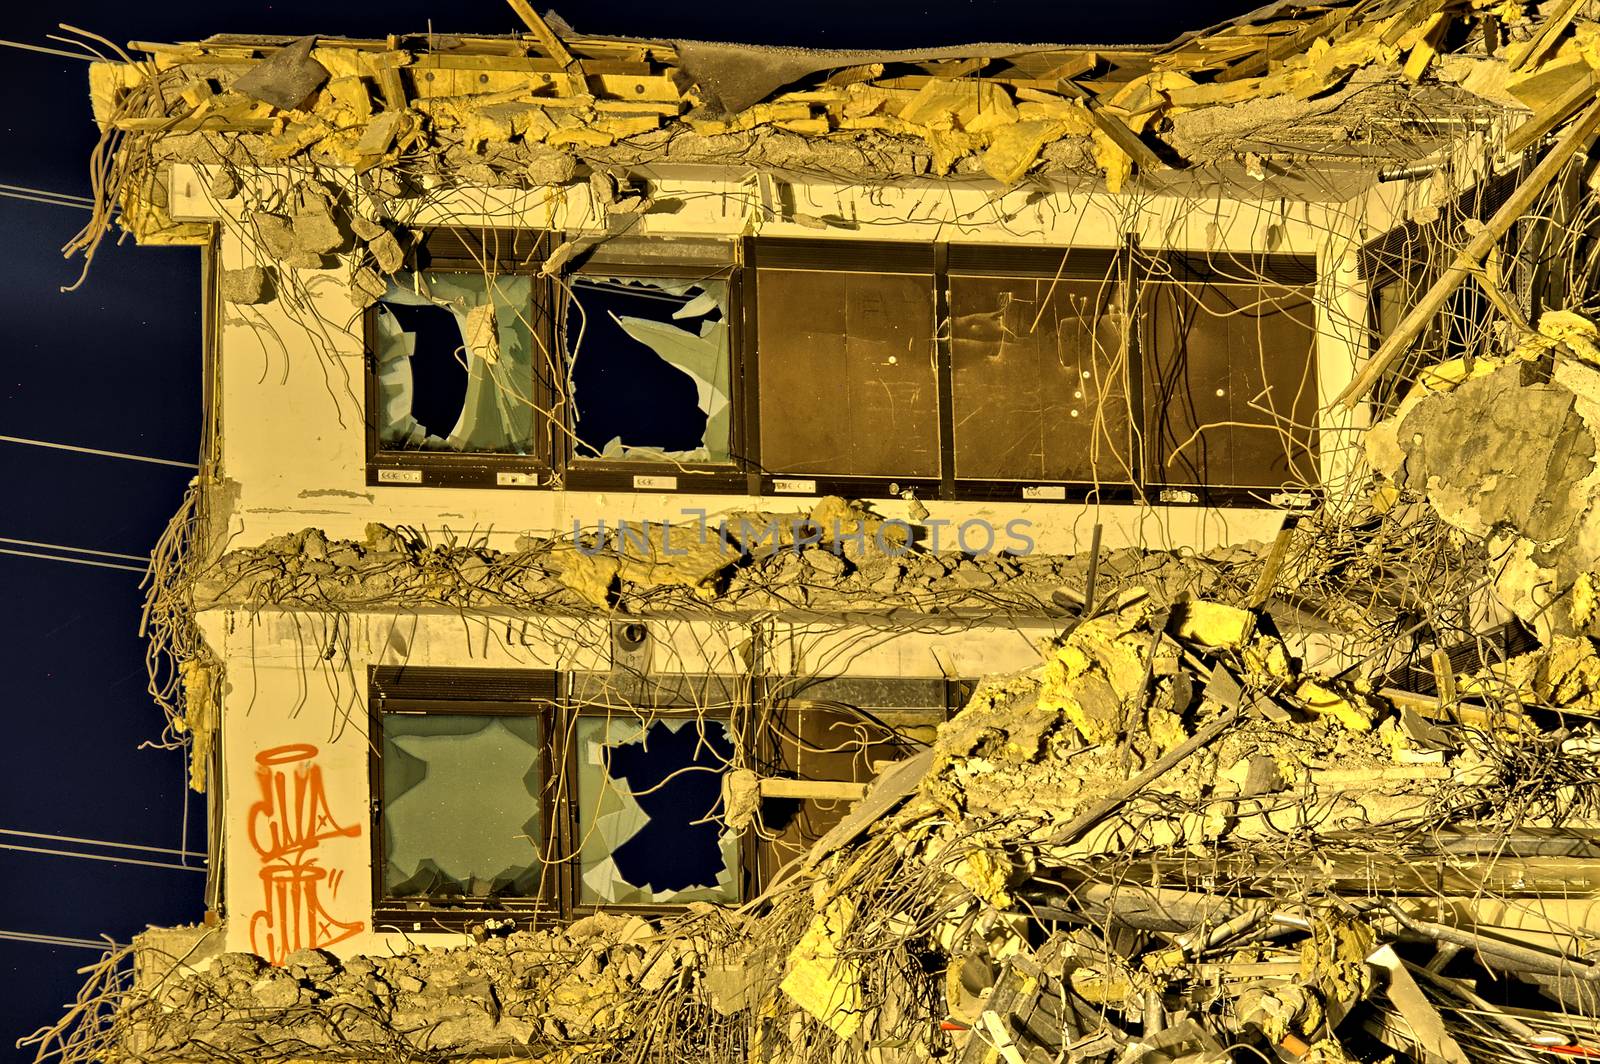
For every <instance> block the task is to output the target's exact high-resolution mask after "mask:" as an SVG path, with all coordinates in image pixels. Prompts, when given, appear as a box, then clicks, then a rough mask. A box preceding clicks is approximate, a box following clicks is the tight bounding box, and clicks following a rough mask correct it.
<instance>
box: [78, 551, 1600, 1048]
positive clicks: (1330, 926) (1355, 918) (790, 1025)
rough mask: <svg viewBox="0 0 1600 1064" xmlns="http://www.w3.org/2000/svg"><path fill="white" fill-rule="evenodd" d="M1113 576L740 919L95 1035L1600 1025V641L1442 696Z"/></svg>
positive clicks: (305, 957)
mask: <svg viewBox="0 0 1600 1064" xmlns="http://www.w3.org/2000/svg"><path fill="white" fill-rule="evenodd" d="M1264 564H1265V563H1258V565H1257V568H1258V569H1260V568H1261V567H1262V566H1263V565H1264ZM1102 601H1103V602H1104V605H1103V606H1101V607H1099V608H1098V609H1093V610H1090V611H1080V612H1079V613H1078V614H1077V615H1076V616H1074V617H1072V618H1070V619H1068V620H1067V621H1066V622H1065V624H1064V626H1063V629H1064V630H1063V633H1062V634H1061V635H1060V636H1059V637H1058V638H1056V639H1054V640H1052V641H1051V642H1050V644H1049V645H1047V646H1045V647H1043V648H1041V652H1042V663H1041V665H1040V666H1039V667H1038V668H1036V669H1033V670H1030V671H1028V672H1026V673H1022V674H1018V675H1012V676H996V677H990V678H989V679H987V680H986V681H984V682H983V683H982V684H981V685H980V686H979V687H978V689H977V690H976V692H975V694H974V695H973V697H972V698H971V700H970V702H969V703H968V704H967V706H966V707H965V708H964V709H963V710H962V711H961V712H960V713H958V714H957V715H955V716H954V717H952V718H951V719H950V720H949V721H948V722H946V723H945V724H944V725H942V726H941V727H940V729H939V732H938V735H937V738H936V740H935V742H934V743H933V745H932V746H931V747H930V748H928V749H927V750H925V751H924V752H923V753H921V754H919V755H917V756H915V757H913V758H910V759H908V760H905V761H901V762H898V763H895V764H893V765H890V766H888V767H887V768H885V769H884V770H883V771H882V773H881V774H880V775H879V777H878V779H877V781H876V782H875V783H874V785H873V786H872V787H871V788H870V789H869V790H868V792H867V793H866V795H865V797H864V798H863V799H862V800H861V801H860V802H859V803H857V804H856V805H855V807H854V808H853V809H852V811H851V812H850V813H849V814H848V815H847V816H846V817H845V818H844V820H842V821H841V822H840V823H839V824H838V825H837V826H836V827H835V828H834V829H833V830H831V831H830V832H829V833H828V834H827V835H825V836H824V837H823V838H822V839H821V840H820V841H819V842H818V843H817V844H816V845H815V846H814V847H813V848H812V849H811V850H810V851H809V852H808V853H807V854H806V855H805V856H804V858H803V859H802V860H800V861H799V862H797V863H796V864H795V865H794V866H792V867H791V868H789V869H787V870H786V872H785V873H784V874H782V875H780V877H779V879H778V880H777V881H776V882H775V883H774V884H773V885H772V886H771V887H769V889H768V890H767V891H766V893H765V894H764V895H762V896H761V897H759V898H757V899H756V900H754V901H753V902H751V903H749V904H747V905H745V906H744V907H742V908H741V909H739V910H735V911H730V910H724V909H720V908H717V907H713V906H707V905H696V906H691V907H690V909H689V910H688V911H687V912H685V913H683V914H682V915H679V916H675V917H669V918H664V919H661V920H658V921H655V922H650V921H646V920H645V919H642V918H640V917H637V916H631V917H624V916H619V915H600V916H595V917H589V918H585V919H583V920H581V921H579V922H577V923H575V924H573V925H572V926H570V927H568V928H567V929H565V930H556V929H537V930H530V929H526V928H516V929H513V928H512V925H511V924H510V923H509V922H508V923H507V925H506V926H504V927H496V926H488V927H479V928H477V929H476V930H475V932H474V934H475V936H476V937H477V938H478V939H479V941H478V942H477V943H476V944H474V945H471V946H467V947H464V948H461V949H455V950H448V951H426V950H419V951H415V952H410V953H403V954H401V955H399V956H396V957H387V958H357V959H353V960H349V961H346V962H344V963H343V964H339V963H337V962H335V961H334V960H332V959H331V958H329V957H327V956H326V955H322V954H316V953H302V954H297V955H295V956H293V957H291V958H289V961H288V963H287V964H286V965H285V966H284V967H282V968H279V969H270V968H268V967H267V966H266V965H265V963H264V962H262V961H260V960H259V959H257V958H253V957H249V956H243V955H225V956H223V957H221V958H220V959H218V960H216V961H214V962H213V963H211V964H210V965H209V966H203V965H202V966H198V968H199V970H194V969H193V968H191V967H189V966H184V965H178V966H172V965H170V964H169V965H168V966H167V968H168V969H169V970H168V971H166V972H165V973H164V974H163V975H161V976H160V977H159V978H157V979H155V980H154V981H153V984H154V985H147V986H145V987H143V988H142V990H141V991H140V992H137V993H129V994H126V995H123V996H120V997H117V998H116V999H115V1000H116V1002H117V1009H116V1011H115V1018H114V1020H113V1021H112V1022H111V1023H110V1025H109V1027H107V1028H106V1030H108V1031H115V1032H116V1037H115V1038H113V1037H112V1036H111V1035H110V1034H106V1035H104V1037H105V1038H107V1039H108V1041H107V1042H106V1043H104V1044H103V1045H101V1046H100V1047H99V1050H98V1051H100V1052H102V1053H104V1054H105V1056H104V1059H108V1060H114V1059H140V1060H199V1059H230V1058H231V1057H232V1055H235V1054H239V1053H248V1054H249V1055H250V1056H251V1057H252V1058H253V1059H288V1058H291V1057H315V1058H318V1059H371V1058H372V1057H373V1056H374V1054H380V1053H395V1052H401V1053H404V1054H405V1055H407V1056H408V1058H409V1059H419V1060H432V1059H444V1058H445V1057H448V1056H450V1055H459V1054H461V1053H464V1052H471V1053H478V1054H484V1053H505V1054H515V1055H526V1054H528V1053H530V1052H532V1053H534V1054H536V1055H537V1054H545V1055H546V1056H547V1058H549V1059H575V1058H576V1056H578V1055H581V1056H582V1057H583V1059H593V1060H625V1059H669V1058H672V1057H673V1054H678V1055H679V1056H678V1057H677V1059H691V1058H693V1059H730V1060H734V1059H745V1060H769V1059H782V1060H816V1061H823V1060H829V1061H844V1060H857V1059H866V1058H865V1057H864V1056H863V1054H866V1053H872V1054H874V1059H883V1060H907V1061H910V1060H928V1059H947V1060H957V1061H1006V1062H1013V1061H1016V1060H1023V1061H1032V1060H1041V1061H1042V1060H1076V1061H1118V1062H1134V1061H1137V1062H1147V1064H1156V1062H1170V1061H1195V1062H1198V1061H1206V1060H1216V1061H1220V1060H1227V1059H1239V1058H1238V1057H1236V1056H1232V1057H1230V1056H1229V1055H1228V1054H1229V1053H1230V1052H1232V1050H1230V1049H1229V1048H1228V1047H1235V1048H1237V1047H1240V1046H1249V1047H1252V1048H1253V1049H1255V1050H1256V1051H1258V1052H1260V1053H1261V1054H1264V1055H1266V1056H1267V1058H1268V1059H1282V1060H1296V1061H1356V1060H1376V1059H1379V1058H1380V1057H1382V1056H1383V1055H1384V1054H1386V1053H1389V1052H1395V1053H1401V1054H1406V1055H1407V1056H1406V1059H1416V1060H1424V1061H1434V1060H1448V1061H1467V1060H1471V1061H1478V1060H1491V1059H1513V1060H1521V1059H1530V1058H1528V1057H1527V1056H1526V1054H1528V1053H1535V1054H1537V1053H1544V1052H1550V1051H1566V1052H1582V1053H1588V1052H1600V1040H1597V1039H1596V1038H1595V1034H1596V1027H1595V1025H1596V1021H1595V1020H1593V1019H1591V1018H1590V1017H1592V1016H1594V1015H1595V1009H1596V1007H1597V1006H1600V996H1597V995H1596V994H1595V993H1594V991H1593V983H1594V982H1595V981H1596V980H1595V979H1594V978H1592V976H1593V975H1594V974H1597V973H1600V967H1597V966H1596V965H1595V963H1594V961H1593V960H1591V959H1590V957H1589V955H1588V952H1587V950H1588V948H1589V947H1588V946H1586V945H1585V943H1587V942H1592V941H1593V939H1594V936H1595V935H1596V934H1600V928H1595V927H1592V926H1590V925H1589V924H1588V922H1587V919H1588V909H1589V908H1590V907H1589V906H1588V905H1587V903H1582V904H1577V903H1574V902H1572V900H1571V899H1570V895H1571V894H1572V892H1573V891H1574V890H1585V891H1586V890H1593V889H1596V888H1600V873H1593V872H1583V873H1582V874H1581V876H1580V875H1579V874H1577V873H1575V872H1574V868H1575V866H1578V865H1579V864H1580V862H1578V861H1574V860H1573V858H1584V859H1588V862H1589V864H1593V861H1592V858H1593V857H1595V856H1596V854H1595V853H1594V852H1592V851H1594V849H1595V846H1594V843H1593V842H1591V841H1588V836H1587V835H1586V834H1585V833H1583V832H1581V831H1577V830H1574V829H1575V828H1577V827H1578V826H1580V825H1581V824H1584V823H1588V822H1592V820H1591V818H1593V817H1594V816H1595V814H1596V813H1597V812H1600V782H1597V781H1600V730H1597V729H1596V728H1595V727H1594V725H1593V724H1592V723H1591V721H1592V720H1593V718H1594V717H1595V716H1596V715H1597V714H1600V655H1597V654H1596V650H1595V646H1594V644H1593V643H1592V642H1591V641H1590V640H1589V639H1588V637H1586V636H1572V637H1566V638H1564V639H1563V640H1561V641H1559V642H1556V643H1554V644H1552V645H1550V646H1548V647H1543V648H1538V649H1535V650H1531V651H1525V652H1522V653H1508V654H1503V655H1502V656H1501V659H1500V660H1497V661H1495V662H1493V663H1492V664H1490V665H1486V666H1485V667H1482V668H1478V669H1469V668H1462V669H1461V670H1460V673H1459V675H1455V676H1452V678H1451V679H1450V681H1449V685H1450V686H1451V687H1453V689H1454V692H1453V693H1452V694H1451V695H1450V696H1449V697H1443V698H1441V697H1439V696H1438V695H1437V694H1434V695H1428V694H1425V693H1423V692H1422V691H1419V690H1416V689H1415V687H1416V686H1417V685H1416V684H1414V683H1413V684H1412V685H1411V689H1407V688H1404V687H1400V686H1388V687H1379V686H1376V685H1375V684H1374V683H1373V680H1372V677H1371V674H1370V673H1367V672H1365V671H1364V670H1352V669H1350V668H1348V667H1343V668H1340V667H1337V666H1336V663H1337V662H1338V661H1341V660H1342V659H1339V658H1334V659H1329V660H1325V662H1324V664H1323V665H1322V666H1321V667H1318V668H1313V667H1312V666H1310V665H1308V663H1307V659H1306V657H1305V655H1304V652H1303V651H1304V648H1305V647H1306V646H1309V645H1310V643H1308V642H1307V639H1306V636H1305V633H1284V632H1281V631H1278V630H1277V628H1276V624H1275V622H1274V621H1273V619H1272V616H1271V614H1270V613H1269V612H1267V611H1265V610H1263V609H1252V608H1247V607H1244V606H1239V605H1230V604H1227V603H1224V602H1219V601H1214V600H1210V599H1204V598H1198V597H1193V596H1179V597H1178V599H1177V601H1175V602H1172V603H1170V604H1165V605H1160V606H1157V605H1155V604H1153V602H1152V601H1151V600H1150V599H1149V598H1148V597H1147V596H1140V597H1137V598H1135V599H1133V600H1131V601H1130V600H1129V599H1128V597H1126V596H1123V597H1121V598H1120V600H1119V599H1116V598H1113V599H1107V600H1102ZM1507 645H1509V644H1507ZM1478 649H1479V651H1480V653H1482V654H1484V655H1486V656H1489V655H1491V649H1492V648H1490V647H1489V645H1488V644H1487V643H1480V645H1479V647H1478ZM1330 661H1331V662H1332V663H1330ZM1446 667H1447V666H1446ZM1408 675H1409V674H1406V673H1404V672H1403V671H1401V672H1397V673H1391V674H1390V675H1389V676H1388V677H1386V678H1385V681H1386V682H1389V683H1393V684H1403V683H1406V682H1407V679H1406V677H1407V676H1408ZM1439 679H1441V680H1442V679H1443V676H1442V674H1441V676H1440V677H1439ZM750 830H755V831H761V830H763V828H762V824H761V820H760V815H759V813H758V814H757V816H756V817H755V818H754V823H753V824H752V825H751V827H750ZM1594 867H1596V868H1600V864H1594ZM1591 880H1593V882H1590V881H1591ZM150 982H151V980H147V983H150ZM1552 999H1553V1000H1554V1001H1555V1002H1559V1003H1560V1004H1561V1005H1562V1006H1563V1010H1558V1009H1557V1008H1556V1007H1555V1006H1554V1005H1552V1004H1551V1002H1552ZM1540 1002H1543V1004H1540ZM118 1039H120V1041H118ZM1506 1046H1512V1047H1518V1048H1517V1049H1515V1050H1514V1051H1513V1050H1506V1049H1505V1048H1504V1047H1506ZM1507 1052H1509V1053H1510V1055H1509V1056H1505V1055H1504V1054H1505V1053H1507ZM118 1053H120V1054H122V1055H121V1056H118V1055H117V1054H118ZM563 1053H565V1054H570V1055H572V1056H562V1055H561V1054H563ZM74 1059H81V1058H74Z"/></svg>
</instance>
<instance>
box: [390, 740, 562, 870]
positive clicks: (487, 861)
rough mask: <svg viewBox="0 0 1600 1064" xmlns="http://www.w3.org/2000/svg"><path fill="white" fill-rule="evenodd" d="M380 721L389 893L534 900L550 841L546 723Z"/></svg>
mask: <svg viewBox="0 0 1600 1064" xmlns="http://www.w3.org/2000/svg"><path fill="white" fill-rule="evenodd" d="M382 721H383V737H382V742H383V761H382V765H383V770H382V779H381V784H382V791H381V794H380V798H379V800H380V808H381V809H382V814H383V815H382V836H383V859H384V860H383V887H384V894H385V896H387V897H390V898H410V897H423V898H445V897H450V896H456V897H461V898H475V899H480V900H487V899H491V898H502V897H519V898H528V897H533V896H535V895H536V894H537V893H538V891H539V885H540V872H541V868H542V865H541V863H540V861H539V840H540V839H541V838H542V837H543V835H542V831H541V820H542V814H541V809H540V803H541V790H542V788H543V785H544V768H543V766H544V736H543V734H542V729H541V726H540V720H539V718H537V717H522V716H510V715H503V714H472V713H445V714H437V713H432V714H430V713H385V714H384V715H383V717H382Z"/></svg>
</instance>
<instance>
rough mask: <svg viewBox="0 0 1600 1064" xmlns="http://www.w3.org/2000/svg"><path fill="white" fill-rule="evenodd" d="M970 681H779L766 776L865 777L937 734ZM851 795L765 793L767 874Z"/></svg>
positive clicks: (839, 815)
mask: <svg viewBox="0 0 1600 1064" xmlns="http://www.w3.org/2000/svg"><path fill="white" fill-rule="evenodd" d="M969 694H970V685H967V684H964V683H960V682H950V681H946V680H944V679H923V678H916V677H874V676H850V677H806V678H804V679H794V680H788V681H779V682H778V683H777V685H776V686H775V687H774V689H773V690H772V695H771V697H772V698H773V701H774V705H775V706H777V707H778V712H775V713H773V714H771V715H770V716H768V717H767V718H766V725H765V727H766V729H767V732H766V735H765V743H764V747H765V749H766V750H767V753H768V756H769V757H770V759H771V763H770V764H768V765H767V766H766V767H764V768H763V769H762V771H761V774H762V775H763V776H769V777H779V778H798V779H801V780H810V781H818V780H821V781H841V782H855V783H866V782H867V781H869V780H871V779H872V778H873V777H874V776H875V775H877V774H878V771H879V770H880V769H881V768H882V767H883V765H885V764H887V763H890V762H894V761H899V760H901V759H904V758H907V757H912V756H914V755H916V754H918V753H920V752H921V751H923V750H925V749H927V747H928V745H929V744H930V743H931V742H933V740H934V737H935V733H936V731H937V728H938V726H939V724H941V723H942V722H943V721H945V720H946V719H947V718H948V717H949V716H950V714H951V713H952V712H953V711H954V708H955V707H958V706H960V705H962V704H964V703H965V701H966V699H967V697H968V695H969ZM850 808H851V801H850V800H849V799H846V798H763V799H762V800H761V803H760V807H759V810H760V812H759V825H760V828H761V832H760V837H761V840H762V841H761V868H762V874H763V876H770V875H771V874H772V873H773V872H775V871H776V870H777V869H779V868H782V867H783V866H784V865H786V864H788V863H789V862H791V861H793V860H795V859H796V858H799V857H802V856H804V854H805V853H806V852H807V851H808V850H810V849H811V847H812V846H813V845H814V844H815V843H816V842H817V840H819V839H821V838H822V837H823V835H825V834H826V833H827V832H828V831H829V830H830V829H831V828H833V826H834V825H835V824H837V823H838V822H839V821H840V820H841V819H843V818H844V816H845V814H846V813H848V812H849V811H850Z"/></svg>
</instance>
